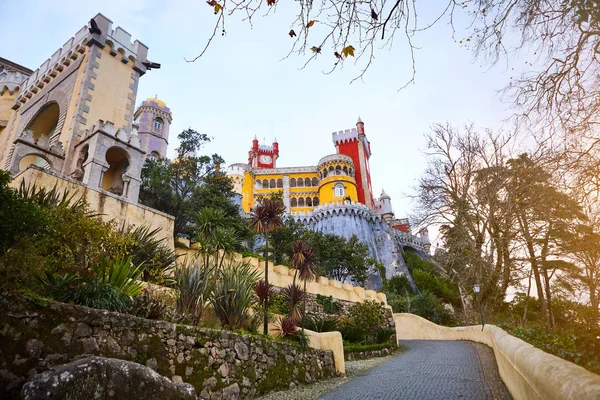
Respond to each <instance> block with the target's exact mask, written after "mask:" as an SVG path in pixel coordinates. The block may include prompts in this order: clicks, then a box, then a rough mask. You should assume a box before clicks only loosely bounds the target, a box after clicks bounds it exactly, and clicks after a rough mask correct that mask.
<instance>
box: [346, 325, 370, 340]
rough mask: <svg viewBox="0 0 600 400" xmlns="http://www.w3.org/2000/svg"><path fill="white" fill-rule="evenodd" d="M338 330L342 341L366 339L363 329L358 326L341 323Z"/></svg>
mask: <svg viewBox="0 0 600 400" xmlns="http://www.w3.org/2000/svg"><path fill="white" fill-rule="evenodd" d="M339 330H340V333H341V334H342V339H343V340H344V342H350V343H363V342H364V341H365V340H366V335H365V330H364V329H363V328H360V327H358V326H352V325H343V326H340V328H339Z"/></svg>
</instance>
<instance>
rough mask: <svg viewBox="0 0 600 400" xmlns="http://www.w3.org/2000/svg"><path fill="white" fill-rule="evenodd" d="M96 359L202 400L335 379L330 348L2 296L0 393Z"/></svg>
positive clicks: (15, 393) (13, 392) (15, 394)
mask: <svg viewBox="0 0 600 400" xmlns="http://www.w3.org/2000/svg"><path fill="white" fill-rule="evenodd" d="M89 355H96V356H103V357H111V358H117V359H123V360H130V361H136V362H138V363H140V364H143V365H146V366H148V367H150V368H152V369H153V370H155V371H156V372H158V373H159V374H161V375H163V376H166V377H168V378H170V379H172V380H173V382H174V383H182V382H185V383H190V384H191V385H193V386H194V387H195V388H196V392H197V393H198V394H199V396H200V398H202V399H238V398H240V399H244V398H252V397H254V396H256V395H259V394H262V393H266V392H269V391H271V390H274V389H287V388H290V387H292V388H293V387H295V386H296V385H298V384H300V383H312V382H315V381H317V380H320V379H324V378H328V377H330V376H333V375H335V365H334V360H333V354H332V352H331V350H314V349H308V350H307V351H301V350H300V348H299V347H298V346H297V345H296V344H294V343H289V342H282V341H275V340H270V339H265V338H263V337H260V336H252V335H241V334H236V333H232V332H228V331H215V330H209V329H202V328H196V327H190V326H185V325H177V324H173V323H168V322H165V321H154V320H146V319H141V318H137V317H133V316H130V315H126V314H119V313H114V312H108V311H102V310H94V309H90V308H87V307H82V306H74V305H69V304H64V303H57V302H51V301H45V300H40V301H32V300H29V299H25V298H22V297H13V296H8V295H0V393H4V394H6V397H3V398H19V393H20V390H21V387H22V386H23V384H24V383H25V382H26V381H28V380H29V379H31V378H32V377H33V376H34V375H35V374H38V373H40V372H43V371H46V370H48V369H50V368H52V367H54V366H57V365H61V364H65V363H67V362H70V361H72V360H76V359H79V358H81V357H85V356H89Z"/></svg>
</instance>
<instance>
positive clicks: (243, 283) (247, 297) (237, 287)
mask: <svg viewBox="0 0 600 400" xmlns="http://www.w3.org/2000/svg"><path fill="white" fill-rule="evenodd" d="M258 278H259V273H258V272H257V271H255V270H254V268H253V267H252V266H251V265H250V264H230V265H227V266H226V267H225V268H224V269H223V271H222V273H221V275H220V277H219V278H218V279H216V281H215V283H214V287H213V290H212V293H211V296H210V301H211V304H212V306H213V309H214V310H215V314H216V315H217V317H218V318H219V319H220V320H221V324H223V326H226V327H229V328H230V329H240V328H243V327H245V326H247V325H248V323H249V321H250V319H251V315H250V309H251V308H252V307H253V306H254V305H255V303H256V297H255V293H254V285H255V284H256V282H257V281H258Z"/></svg>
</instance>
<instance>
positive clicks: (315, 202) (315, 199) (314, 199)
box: [313, 197, 319, 207]
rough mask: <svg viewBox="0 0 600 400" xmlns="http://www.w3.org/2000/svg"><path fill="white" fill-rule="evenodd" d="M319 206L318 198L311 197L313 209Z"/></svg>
mask: <svg viewBox="0 0 600 400" xmlns="http://www.w3.org/2000/svg"><path fill="white" fill-rule="evenodd" d="M318 205H319V198H318V197H313V207H316V206H318Z"/></svg>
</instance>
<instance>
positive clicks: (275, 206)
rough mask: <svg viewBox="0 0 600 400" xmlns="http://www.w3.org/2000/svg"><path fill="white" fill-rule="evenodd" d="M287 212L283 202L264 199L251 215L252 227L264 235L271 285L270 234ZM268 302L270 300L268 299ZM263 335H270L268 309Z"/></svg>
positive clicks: (266, 275) (266, 276)
mask: <svg viewBox="0 0 600 400" xmlns="http://www.w3.org/2000/svg"><path fill="white" fill-rule="evenodd" d="M284 212H285V205H284V204H283V202H282V201H281V200H274V199H263V200H261V202H260V203H259V204H258V205H257V206H256V207H255V208H254V210H253V211H252V213H250V220H251V221H252V227H253V228H254V230H256V232H258V233H260V234H262V235H263V236H264V238H265V253H264V257H265V276H264V279H265V282H266V284H267V285H268V284H269V258H268V257H269V254H268V251H267V249H268V248H269V233H270V232H271V231H272V230H274V229H277V228H278V227H279V226H281V224H282V223H283V220H282V218H281V217H282V215H283V213H284ZM267 302H268V298H267ZM263 334H264V335H268V334H269V316H268V313H267V308H266V307H265V309H264V312H263Z"/></svg>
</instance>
